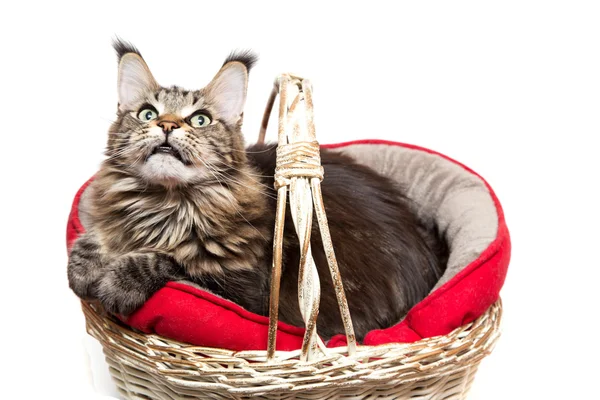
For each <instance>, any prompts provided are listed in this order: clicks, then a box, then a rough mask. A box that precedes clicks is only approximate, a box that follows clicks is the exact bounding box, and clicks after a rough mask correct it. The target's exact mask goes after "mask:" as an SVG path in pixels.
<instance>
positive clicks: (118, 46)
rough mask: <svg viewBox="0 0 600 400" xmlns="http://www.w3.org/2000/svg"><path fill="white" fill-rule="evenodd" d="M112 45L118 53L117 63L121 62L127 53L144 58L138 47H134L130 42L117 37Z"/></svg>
mask: <svg viewBox="0 0 600 400" xmlns="http://www.w3.org/2000/svg"><path fill="white" fill-rule="evenodd" d="M112 44H113V48H114V49H115V51H116V52H117V61H121V58H123V56H124V55H125V54H127V53H134V54H137V55H138V56H140V57H142V53H140V51H139V50H138V49H137V47H135V46H134V45H132V44H131V43H130V42H128V41H126V40H123V39H121V38H120V37H118V36H115V38H114V39H113V42H112ZM142 58H143V57H142Z"/></svg>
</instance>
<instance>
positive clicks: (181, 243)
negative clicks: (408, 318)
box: [68, 41, 446, 339]
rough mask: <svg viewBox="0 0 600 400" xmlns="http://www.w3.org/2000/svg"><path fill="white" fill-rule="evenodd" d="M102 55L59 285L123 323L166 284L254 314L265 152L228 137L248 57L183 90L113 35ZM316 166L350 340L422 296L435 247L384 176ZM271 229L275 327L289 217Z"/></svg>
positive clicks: (295, 252) (264, 222)
mask: <svg viewBox="0 0 600 400" xmlns="http://www.w3.org/2000/svg"><path fill="white" fill-rule="evenodd" d="M115 49H116V51H117V54H118V59H119V71H118V98H119V104H118V110H117V119H116V121H115V122H114V123H113V124H112V126H111V127H110V130H109V134H108V143H107V147H106V156H107V158H106V160H105V161H104V162H103V163H102V165H101V167H100V170H99V172H98V173H97V175H96V177H95V179H94V180H93V182H92V184H91V186H90V187H89V189H88V190H89V196H88V200H89V207H90V209H89V219H90V221H89V222H90V223H89V226H88V230H87V232H86V233H85V234H83V235H82V236H81V237H80V238H79V239H78V240H77V241H76V242H75V244H74V245H73V248H72V250H71V254H70V258H69V263H68V278H69V285H70V287H71V289H72V290H73V291H74V292H75V293H76V294H77V295H78V296H79V297H81V298H82V299H86V300H99V301H100V302H101V303H102V305H103V306H104V307H105V309H106V310H107V311H109V312H111V313H115V314H121V315H125V316H126V315H129V314H131V313H132V312H134V311H135V310H136V309H137V308H138V307H140V306H141V305H142V304H143V303H144V302H145V301H146V300H147V299H148V298H149V297H150V296H151V295H152V294H153V293H154V292H156V291H157V290H158V289H160V288H161V287H162V286H164V285H165V283H166V282H167V281H170V280H187V281H192V282H194V283H196V284H198V285H200V286H202V287H204V288H206V289H207V290H209V291H211V292H213V293H215V294H217V295H220V296H222V297H224V298H226V299H230V300H232V301H234V302H235V303H238V304H240V305H241V306H243V307H244V308H246V309H247V310H249V311H252V312H254V313H257V314H261V315H267V314H268V307H269V280H270V268H271V261H272V246H273V242H272V237H273V229H274V226H275V209H276V207H275V198H276V192H275V190H274V188H273V173H274V169H275V145H273V144H271V145H254V146H251V147H249V148H248V149H245V147H244V140H243V136H242V132H241V126H242V117H243V108H244V103H245V100H246V88H247V82H248V72H249V71H250V68H251V67H252V65H253V64H254V63H255V61H256V57H255V56H254V55H253V54H252V53H250V52H238V53H232V54H231V55H230V56H229V57H228V58H227V59H226V60H225V63H224V64H223V66H222V67H221V69H220V70H219V72H218V73H217V74H216V76H215V77H214V78H213V79H212V81H211V82H210V83H209V84H208V85H207V86H206V87H204V88H202V89H200V90H184V89H182V88H180V87H177V86H172V87H162V86H160V85H159V84H158V83H157V82H156V80H155V79H154V77H153V76H152V73H151V72H150V70H149V68H148V66H147V65H146V62H145V61H144V59H143V58H142V56H141V54H140V52H139V51H138V50H137V49H136V48H135V47H133V46H132V45H130V44H129V43H126V42H123V41H116V42H115ZM321 160H322V164H323V166H324V169H325V180H324V181H323V183H322V191H323V198H324V203H325V208H326V212H327V215H328V218H329V227H330V230H331V237H332V240H333V243H334V248H335V252H336V255H337V258H338V263H339V266H340V270H341V274H342V278H343V282H344V285H345V289H346V293H347V297H348V301H349V308H350V312H351V314H352V317H353V322H354V328H355V331H356V335H357V337H358V338H359V339H361V338H363V337H364V335H365V334H366V333H367V332H368V331H369V330H371V329H377V328H385V327H388V326H390V325H392V324H394V323H396V322H397V321H399V320H400V319H401V318H402V317H403V315H404V314H405V313H406V312H407V311H408V310H409V308H410V307H411V306H413V305H414V304H415V303H417V302H418V301H420V300H421V299H423V298H424V297H425V296H426V295H427V294H428V292H429V291H430V290H431V288H432V287H433V286H434V284H435V283H436V282H437V280H438V279H439V277H440V275H441V273H442V272H443V268H444V257H445V254H446V248H445V245H444V243H443V241H442V240H440V239H439V238H438V236H437V235H436V234H435V232H428V231H426V230H424V229H423V228H422V227H421V226H419V223H418V221H417V219H416V217H415V215H414V214H413V213H412V212H411V210H410V208H409V202H408V200H407V199H406V198H405V197H404V196H403V194H402V192H401V190H400V189H399V188H397V187H396V186H395V184H394V183H393V182H392V181H390V180H389V179H387V178H384V177H382V176H380V175H378V174H377V173H375V172H374V171H373V170H371V169H369V168H367V167H365V166H362V165H360V164H358V163H357V162H355V161H354V160H353V159H351V158H349V157H347V156H343V155H340V154H336V153H335V152H332V151H328V150H326V149H322V152H321ZM288 210H289V208H288ZM285 226H286V230H285V235H284V243H285V244H284V254H283V262H284V267H283V272H282V281H281V300H280V319H281V320H282V321H285V322H287V323H290V324H293V325H298V326H302V323H303V322H302V319H301V316H300V310H299V307H298V300H297V298H298V297H297V279H298V265H299V255H300V252H299V248H298V245H297V242H298V240H297V238H296V234H295V232H294V230H293V225H292V221H291V216H290V215H289V212H288V215H287V216H286V223H285ZM313 226H314V229H317V226H318V225H317V223H316V222H315V223H314V224H313ZM312 238H313V240H312V252H313V256H314V259H315V262H316V265H317V267H318V270H319V276H320V278H321V282H322V295H321V305H320V313H319V319H318V325H317V326H318V330H319V333H320V334H321V335H322V336H323V337H324V338H328V337H330V336H332V335H334V334H336V333H341V332H343V325H342V322H341V317H340V313H339V310H338V306H337V303H336V297H335V293H334V291H333V289H332V285H331V277H330V275H329V270H328V267H327V262H326V259H325V254H324V252H323V247H322V244H321V241H320V234H319V233H318V232H316V231H315V232H314V233H313V234H312Z"/></svg>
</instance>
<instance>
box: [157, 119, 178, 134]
mask: <svg viewBox="0 0 600 400" xmlns="http://www.w3.org/2000/svg"><path fill="white" fill-rule="evenodd" d="M157 125H158V126H160V127H161V128H162V130H163V132H164V133H171V132H172V131H173V129H177V128H179V125H177V123H175V122H173V121H160V122H159V123H158V124H157Z"/></svg>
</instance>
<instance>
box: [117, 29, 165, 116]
mask: <svg viewBox="0 0 600 400" xmlns="http://www.w3.org/2000/svg"><path fill="white" fill-rule="evenodd" d="M113 47H114V48H115V50H116V52H117V57H118V58H119V76H118V81H117V88H118V92H119V108H120V109H128V108H129V107H130V106H132V105H133V103H135V102H136V100H139V98H140V97H142V96H143V95H144V94H146V93H148V92H154V91H156V90H158V88H159V87H160V86H159V85H158V83H156V80H155V79H154V77H153V76H152V73H151V72H150V68H148V65H147V64H146V62H145V61H144V59H143V58H142V55H141V54H140V52H139V51H138V49H136V48H135V47H134V46H133V45H131V44H129V43H127V42H124V41H122V40H120V39H116V40H115V41H114V43H113Z"/></svg>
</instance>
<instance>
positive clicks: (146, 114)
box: [138, 108, 158, 122]
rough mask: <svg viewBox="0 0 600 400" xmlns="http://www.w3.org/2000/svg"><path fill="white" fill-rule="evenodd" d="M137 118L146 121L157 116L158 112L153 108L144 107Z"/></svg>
mask: <svg viewBox="0 0 600 400" xmlns="http://www.w3.org/2000/svg"><path fill="white" fill-rule="evenodd" d="M138 118H139V119H140V121H144V122H148V121H152V120H153V119H156V118H158V114H157V113H156V111H154V110H151V109H149V108H144V109H143V110H142V111H140V112H139V113H138Z"/></svg>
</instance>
